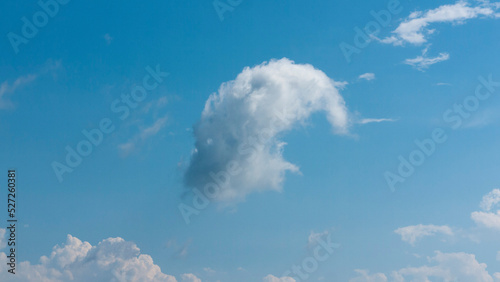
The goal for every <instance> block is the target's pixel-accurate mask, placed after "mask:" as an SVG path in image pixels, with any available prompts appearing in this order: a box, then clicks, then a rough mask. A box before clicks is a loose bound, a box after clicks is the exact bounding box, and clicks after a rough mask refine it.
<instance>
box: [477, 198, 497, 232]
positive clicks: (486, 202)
mask: <svg viewBox="0 0 500 282" xmlns="http://www.w3.org/2000/svg"><path fill="white" fill-rule="evenodd" d="M498 203H500V189H493V190H492V191H491V192H489V193H488V194H486V195H484V196H483V199H482V200H481V203H480V204H479V206H480V207H481V209H483V210H484V211H475V212H472V213H471V218H472V220H474V222H475V223H476V224H477V225H479V226H483V227H486V228H491V229H496V230H500V209H499V210H497V211H496V213H494V212H492V211H491V210H492V208H493V207H494V206H495V205H497V204H498Z"/></svg>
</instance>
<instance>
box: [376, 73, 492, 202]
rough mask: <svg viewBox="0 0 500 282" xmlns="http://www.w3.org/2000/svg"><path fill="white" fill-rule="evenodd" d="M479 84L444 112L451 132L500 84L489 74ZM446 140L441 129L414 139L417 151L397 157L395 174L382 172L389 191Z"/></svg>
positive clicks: (393, 189)
mask: <svg viewBox="0 0 500 282" xmlns="http://www.w3.org/2000/svg"><path fill="white" fill-rule="evenodd" d="M478 80H479V84H478V85H477V86H476V89H475V91H474V94H473V95H468V96H467V97H465V98H464V99H463V101H462V102H461V103H458V104H454V105H453V107H452V108H450V109H447V110H446V111H444V113H443V115H442V117H443V121H444V122H445V123H448V124H450V126H451V128H452V129H453V130H457V129H459V128H461V127H462V126H463V124H464V122H465V121H466V120H467V119H469V118H470V117H471V116H472V113H474V112H476V111H477V110H478V109H479V106H480V105H481V101H485V100H487V99H488V98H490V97H491V95H492V94H493V93H495V88H497V87H500V82H496V81H493V78H492V76H491V74H490V75H489V76H488V79H487V80H486V79H485V78H484V77H482V76H480V77H479V78H478ZM447 140H448V135H447V134H446V132H445V130H444V129H442V128H435V129H434V130H433V131H432V133H431V137H430V138H426V139H424V140H423V141H420V140H418V139H416V140H415V141H414V143H415V145H416V146H417V149H415V150H413V151H412V152H410V154H409V155H408V159H406V158H404V157H403V156H401V155H400V156H399V157H398V160H399V165H398V168H397V170H396V172H397V173H393V172H391V171H386V172H384V178H385V181H386V183H387V186H388V187H389V189H390V190H391V191H392V192H394V191H395V186H396V184H398V183H403V182H405V181H406V179H408V178H409V177H410V176H412V175H413V174H414V173H415V170H416V167H419V166H421V165H423V164H424V163H425V161H426V160H427V159H428V158H429V157H430V156H432V155H433V154H434V153H435V152H436V148H437V145H438V144H443V143H445V142H446V141H447Z"/></svg>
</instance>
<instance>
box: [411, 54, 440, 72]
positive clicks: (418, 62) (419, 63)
mask: <svg viewBox="0 0 500 282" xmlns="http://www.w3.org/2000/svg"><path fill="white" fill-rule="evenodd" d="M449 59H450V54H448V53H439V55H438V56H436V57H427V55H426V54H425V52H424V54H422V55H421V56H417V57H416V58H413V59H406V60H405V61H404V63H405V64H407V65H410V66H413V67H415V68H416V69H418V70H420V71H423V70H424V69H427V68H429V66H432V65H434V64H437V63H439V62H443V61H446V60H449Z"/></svg>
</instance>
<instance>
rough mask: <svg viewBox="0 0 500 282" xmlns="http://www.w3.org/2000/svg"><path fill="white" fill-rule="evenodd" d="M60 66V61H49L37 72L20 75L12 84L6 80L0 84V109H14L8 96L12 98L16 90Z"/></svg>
mask: <svg viewBox="0 0 500 282" xmlns="http://www.w3.org/2000/svg"><path fill="white" fill-rule="evenodd" d="M60 66H61V63H60V61H55V62H54V61H52V60H49V61H48V62H47V63H46V64H45V65H44V66H43V67H42V68H41V69H40V70H39V71H38V72H36V73H32V74H27V75H22V76H19V77H18V78H16V79H15V80H14V81H13V82H9V81H8V80H6V81H4V82H2V84H0V109H12V108H14V104H13V103H12V101H11V100H10V99H8V96H12V95H13V94H14V93H15V92H16V91H17V90H19V89H21V88H23V87H25V86H27V85H29V84H31V83H33V82H34V81H35V80H36V79H37V78H38V77H40V76H41V75H43V74H45V73H47V72H49V71H52V70H55V69H58V68H59V67H60Z"/></svg>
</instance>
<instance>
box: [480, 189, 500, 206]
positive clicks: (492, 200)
mask: <svg viewBox="0 0 500 282" xmlns="http://www.w3.org/2000/svg"><path fill="white" fill-rule="evenodd" d="M498 203H500V189H493V190H492V191H491V192H489V193H488V194H486V195H484V196H483V199H482V201H481V203H480V204H479V206H480V207H481V208H482V209H483V210H485V211H490V210H491V208H493V207H494V206H495V205H496V204H498Z"/></svg>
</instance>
